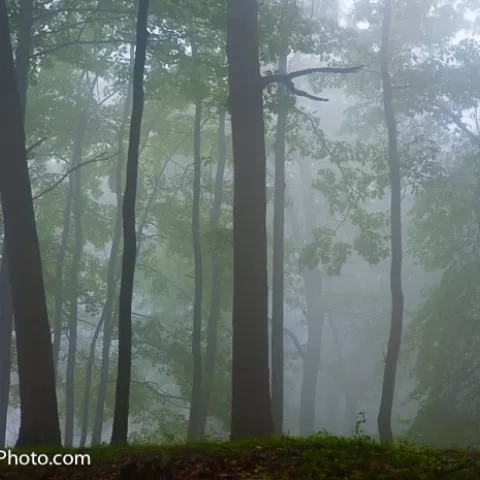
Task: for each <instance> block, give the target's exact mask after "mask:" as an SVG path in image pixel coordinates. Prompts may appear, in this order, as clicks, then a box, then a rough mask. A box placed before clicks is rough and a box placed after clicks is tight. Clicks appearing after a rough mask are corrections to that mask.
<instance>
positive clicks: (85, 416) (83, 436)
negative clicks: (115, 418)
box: [79, 309, 105, 448]
mask: <svg viewBox="0 0 480 480" xmlns="http://www.w3.org/2000/svg"><path fill="white" fill-rule="evenodd" d="M104 323H105V309H104V310H103V312H102V314H101V316H100V319H99V320H98V323H97V325H96V327H95V331H94V332H93V336H92V340H91V342H90V352H89V355H88V360H87V368H86V372H85V387H84V390H83V402H82V405H83V408H82V426H81V431H80V443H79V446H80V448H83V447H85V445H86V443H87V432H88V421H89V414H90V394H91V391H92V375H93V364H94V362H95V348H96V345H97V340H98V337H99V336H100V332H101V331H102V327H103V325H104ZM100 435H101V432H100Z"/></svg>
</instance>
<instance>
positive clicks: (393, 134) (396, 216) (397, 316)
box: [378, 0, 403, 442]
mask: <svg viewBox="0 0 480 480" xmlns="http://www.w3.org/2000/svg"><path fill="white" fill-rule="evenodd" d="M383 15H384V18H383V29H382V45H381V48H380V66H381V70H382V88H383V109H384V113H385V124H386V126H387V133H388V166H389V170H390V188H391V205H390V225H391V253H392V263H391V267H390V292H391V295H392V317H391V327H390V336H389V339H388V347H387V354H386V356H385V371H384V376H383V386H382V398H381V401H380V410H379V413H378V433H379V435H380V441H382V442H392V440H393V434H392V426H391V422H392V407H393V399H394V392H395V377H396V373H397V364H398V356H399V353H400V344H401V342H402V328H403V291H402V186H401V180H402V177H401V174H400V162H399V158H398V137H397V124H396V121H395V113H394V110H393V98H392V84H391V80H390V72H389V70H388V55H389V53H388V43H389V40H390V25H391V22H392V1H391V0H385V7H384V13H383Z"/></svg>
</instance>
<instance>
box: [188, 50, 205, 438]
mask: <svg viewBox="0 0 480 480" xmlns="http://www.w3.org/2000/svg"><path fill="white" fill-rule="evenodd" d="M192 57H193V60H194V61H198V51H197V45H196V44H195V42H192ZM201 120H202V100H201V98H200V97H199V96H198V95H197V98H196V100H195V123H194V127H193V200H192V243H193V258H194V263H195V295H194V300H193V330H192V364H193V365H192V366H193V369H192V372H193V379H192V392H191V398H190V418H189V421H188V432H187V438H188V439H189V440H197V439H198V438H200V434H201V432H200V415H201V411H202V300H203V265H202V248H201V241H200V194H201V188H202V184H201V182H202V157H201V151H200V148H201V145H200V140H201Z"/></svg>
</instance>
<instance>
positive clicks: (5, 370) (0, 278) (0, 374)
mask: <svg viewBox="0 0 480 480" xmlns="http://www.w3.org/2000/svg"><path fill="white" fill-rule="evenodd" d="M4 241H5V240H4ZM4 252H5V249H4ZM8 275H9V269H8V258H7V256H4V257H2V263H1V267H0V340H1V342H2V344H1V346H0V448H4V447H5V442H6V433H7V417H8V404H9V398H10V370H11V366H12V345H11V342H12V330H13V311H12V292H11V290H10V278H9V277H8Z"/></svg>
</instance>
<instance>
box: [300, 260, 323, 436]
mask: <svg viewBox="0 0 480 480" xmlns="http://www.w3.org/2000/svg"><path fill="white" fill-rule="evenodd" d="M301 275H302V278H303V284H304V288H305V298H306V304H307V312H306V315H307V325H308V339H307V348H306V351H305V361H304V363H303V376H302V385H301V390H300V420H299V430H300V435H309V434H311V433H313V432H314V430H315V420H316V418H315V400H316V397H317V384H318V371H319V370H320V352H321V347H322V332H323V325H324V323H325V318H324V312H323V310H322V302H321V295H322V274H321V272H320V271H319V270H318V269H314V270H309V269H308V268H307V267H304V268H302V271H301Z"/></svg>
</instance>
